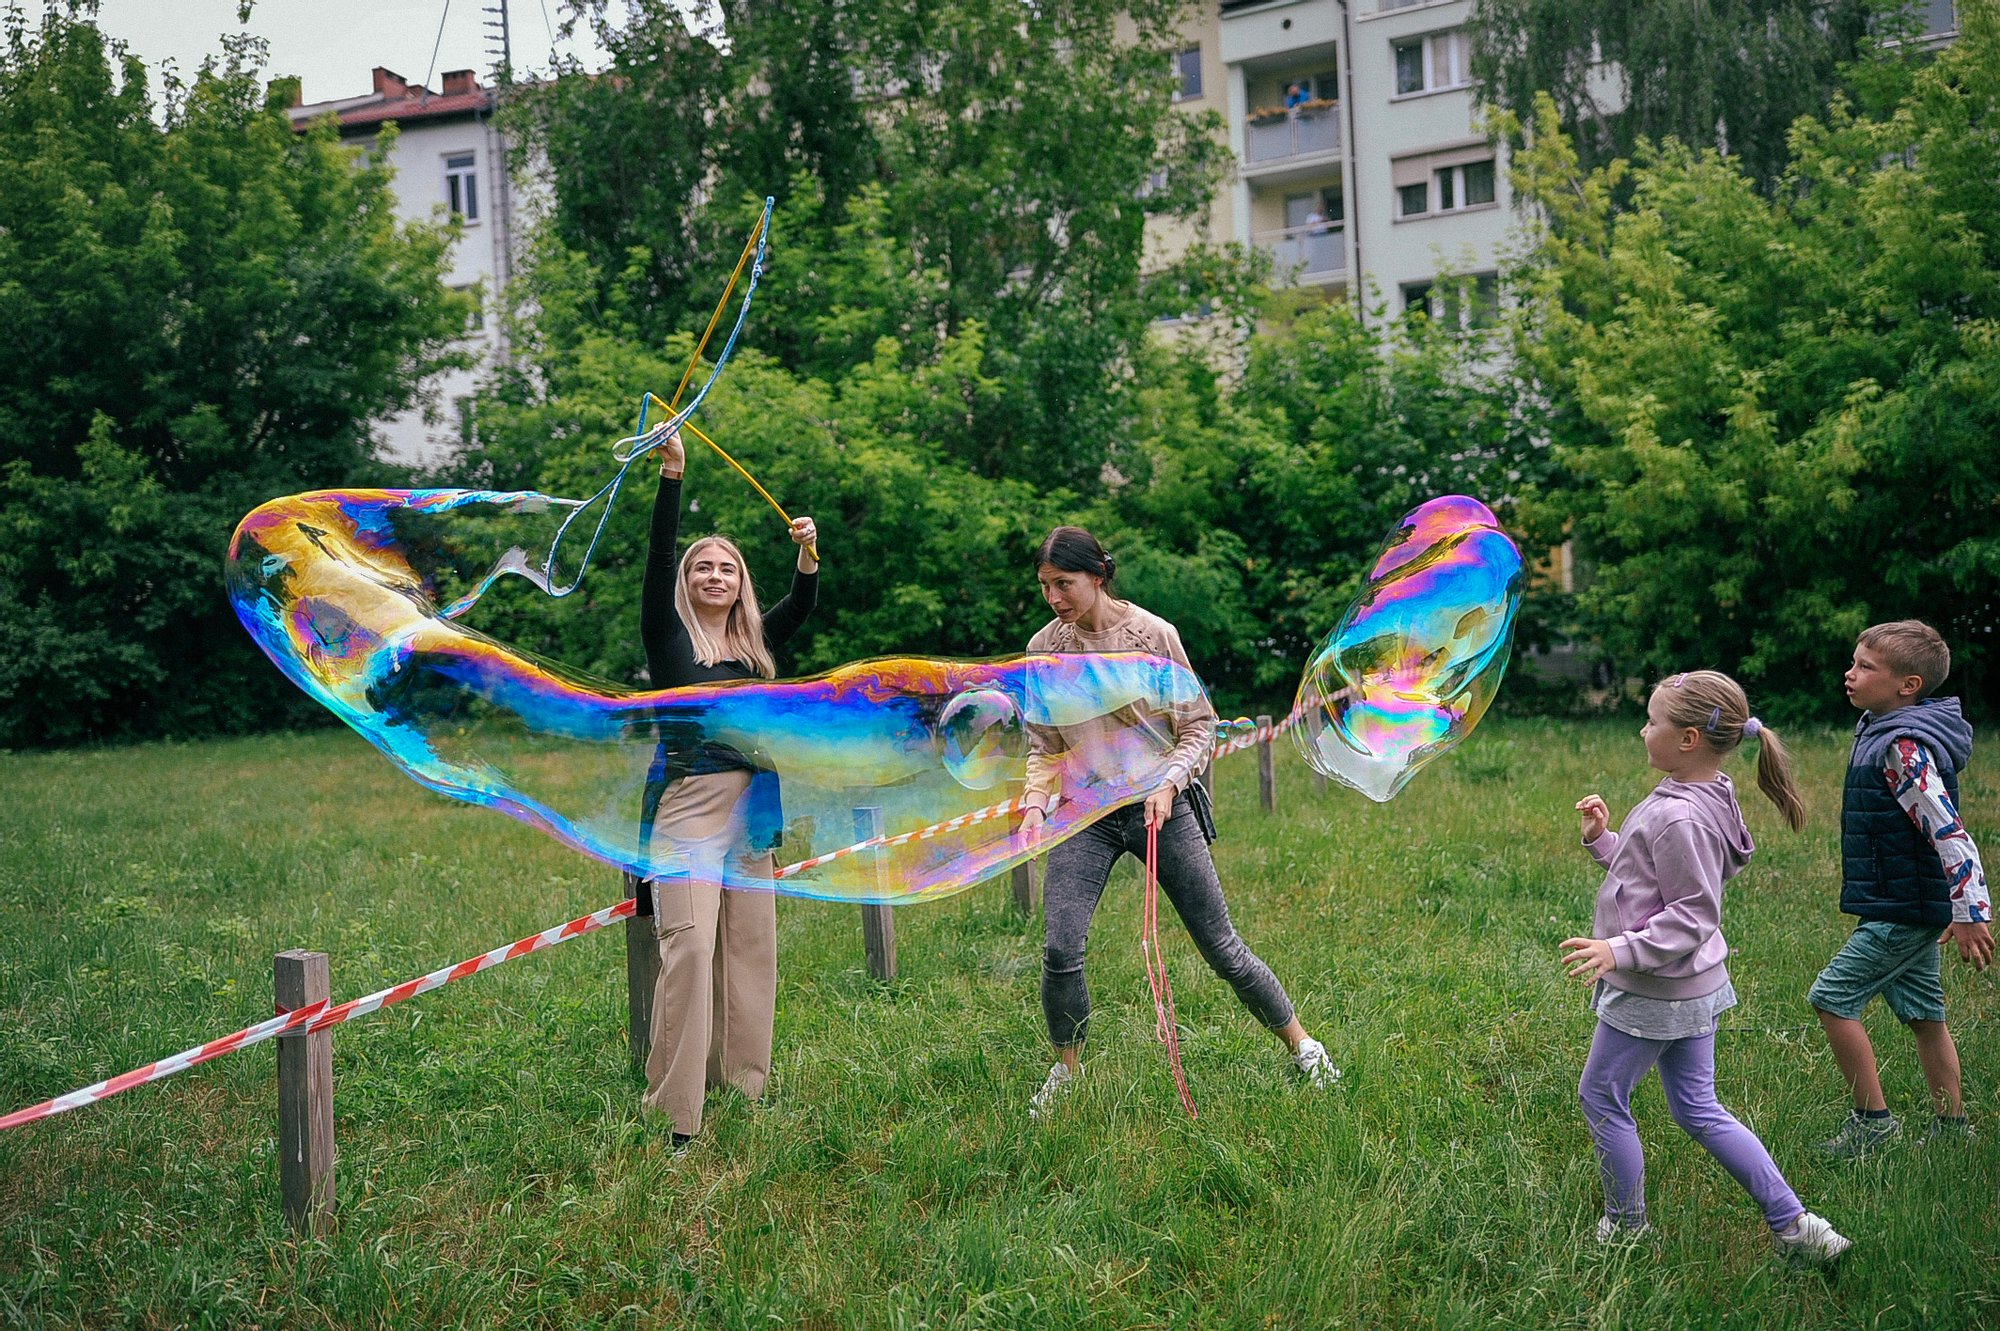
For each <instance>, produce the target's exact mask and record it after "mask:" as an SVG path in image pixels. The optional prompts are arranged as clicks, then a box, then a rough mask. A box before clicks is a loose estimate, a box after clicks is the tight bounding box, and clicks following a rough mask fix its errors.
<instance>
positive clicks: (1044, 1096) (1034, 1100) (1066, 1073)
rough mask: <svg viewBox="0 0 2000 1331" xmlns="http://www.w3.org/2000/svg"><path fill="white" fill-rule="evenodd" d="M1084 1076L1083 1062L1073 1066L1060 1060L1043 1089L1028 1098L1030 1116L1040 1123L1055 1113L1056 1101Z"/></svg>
mask: <svg viewBox="0 0 2000 1331" xmlns="http://www.w3.org/2000/svg"><path fill="white" fill-rule="evenodd" d="M1082 1076H1083V1065H1082V1064H1081V1063H1079V1064H1077V1065H1076V1066H1075V1067H1074V1068H1072V1067H1071V1066H1070V1065H1069V1064H1067V1063H1064V1062H1061V1061H1060V1060H1058V1061H1057V1063H1056V1064H1055V1066H1053V1067H1051V1068H1050V1069H1049V1075H1048V1078H1047V1079H1046V1080H1044V1081H1043V1082H1042V1089H1041V1090H1039V1091H1036V1092H1035V1093H1034V1095H1032V1096H1030V1097H1029V1098H1028V1117H1029V1118H1031V1119H1033V1120H1034V1121H1035V1122H1037V1123H1039V1122H1041V1121H1042V1120H1043V1119H1045V1118H1047V1117H1048V1116H1049V1115H1050V1114H1052V1113H1054V1112H1055V1107H1056V1101H1057V1100H1060V1099H1061V1098H1062V1097H1063V1095H1064V1094H1065V1093H1067V1092H1068V1091H1069V1090H1071V1089H1072V1088H1073V1087H1074V1086H1075V1085H1076V1083H1077V1082H1078V1080H1080V1079H1081V1078H1082Z"/></svg>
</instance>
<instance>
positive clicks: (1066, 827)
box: [226, 490, 1207, 902]
mask: <svg viewBox="0 0 2000 1331" xmlns="http://www.w3.org/2000/svg"><path fill="white" fill-rule="evenodd" d="M578 508H579V506H578V505H577V504H576V503H574V502H573V501H569V500H559V499H550V498H547V497H546V496H543V495H538V494H529V493H496V492H489V491H464V490H417V491H399V490H323V491H318V492H315V493H311V494H303V495H295V496H292V497H289V498H285V499H279V500H274V501H272V502H271V503H268V504H265V505H264V506H263V507H261V508H259V509H257V510H256V511H255V512H253V513H251V514H250V515H249V516H248V517H246V518H245V519H244V520H243V522H242V524H241V525H240V526H239V527H238V528H237V531H236V536H235V539H234V540H233V541H232V543H231V545H230V551H229V558H228V564H227V568H226V580H227V584H228V590H229V596H230V600H231V602H232V603H233V605H234V606H235V609H236V613H237V616H238V617H239V618H240V619H241V620H242V622H243V625H244V627H245V628H247V629H248V630H249V631H250V634H251V636H252V637H253V638H255V639H256V641H257V645H258V646H259V647H261V648H262V649H263V650H264V652H265V653H266V654H267V655H268V656H270V658H271V659H272V660H273V661H274V662H276V663H277V666H278V668H279V669H280V670H282V671H283V672H284V673H285V674H286V676H288V677H289V678H290V679H291V680H292V682H293V683H295V684H297V685H298V686H299V687H300V688H302V689H304V690H305V691H306V692H307V693H309V694H311V695H312V696H313V697H314V698H315V699H317V700H318V701H320V702H321V703H323V704H324V705H325V706H326V707H328V708H329V709H330V710H332V711H333V712H334V714H335V715H337V716H339V717H340V718H341V719H342V720H343V721H345V722H347V724H348V725H350V726H352V727H354V729H355V730H357V731H359V732H360V733H361V734H362V735H363V736H365V737H366V738H367V739H368V740H369V741H370V742H371V743H373V744H374V745H375V746H376V747H377V748H379V749H380V750H381V751H382V752H383V753H385V754H387V755H388V756H389V758H390V759H391V760H392V761H393V762H395V763H396V764H397V765H398V766H399V767H401V768H402V769H403V770H404V771H405V772H406V773H408V774H409V775H410V776H411V777H413V778H415V779H416V780H417V781H419V782H421V783H422V784H423V785H425V786H427V787H429V788H430V789H432V790H435V791H439V792H441V793H443V794H445V795H449V796H451V797H452V798H454V799H460V800H465V801H468V802H470V803H474V804H482V805H487V806H490V807H492V808H495V809H498V810H500V811H501V812H503V813H506V814H508V815H510V816H512V817H514V818H517V819H519V820H521V821H522V822H524V823H527V824H529V825H531V826H534V827H538V828H540V829H542V830H544V831H546V832H548V833H549V834H551V835H553V836H555V837H557V838H558V839H560V840H561V841H563V842H564V843H566V844H568V845H571V846H574V847H575V848H577V849H578V850H582V851H584V852H586V853H588V854H590V855H593V856H595V857H597V858H598V859H601V860H604V861H606V862H607V863H610V864H614V865H618V866H621V867H623V868H627V869H630V870H632V871H634V872H636V873H639V874H642V875H656V874H660V873H670V872H674V871H676V869H677V867H678V865H677V864H676V863H675V862H674V861H673V859H672V857H671V852H670V850H669V849H668V848H666V847H664V846H662V845H659V844H654V841H653V838H651V837H650V836H648V835H645V834H644V832H643V831H642V826H641V824H642V809H643V808H644V806H645V800H646V795H647V784H648V774H649V772H651V771H653V770H655V768H656V765H659V766H668V765H671V766H675V767H678V768H679V769H680V770H686V768H687V766H688V760H691V759H692V758H693V757H694V756H695V755H698V754H703V753H707V754H713V753H714V752H716V751H717V750H718V749H720V750H725V751H728V752H730V753H733V754H735V755H740V756H741V757H742V758H743V759H745V760H747V761H748V762H749V763H750V764H751V765H753V766H754V767H755V768H756V769H758V770H760V771H763V772H769V773H773V774H775V775H776V777H777V797H778V804H779V812H778V815H777V821H778V826H780V827H781V828H782V836H783V840H782V844H781V846H780V848H779V850H778V853H777V863H778V864H779V865H781V866H802V867H798V868H797V869H796V870H795V871H793V872H790V873H786V872H785V871H784V870H781V871H780V873H781V876H780V879H779V880H778V881H775V882H774V881H773V880H770V879H762V878H748V879H740V880H735V881H731V882H729V883H727V884H726V885H727V886H731V887H739V888H753V889H755V888H762V889H765V890H776V891H780V892H785V893H788V894H795V895H800V896H811V897H821V898H830V899H838V900H847V901H871V902H906V901H916V900H923V899H927V898H932V897H937V896H943V895H946V894H948V893H951V892H955V891H958V890H960V889H962V888H965V887H969V886H971V885H972V884H973V883H975V882H978V881H980V880H981V879H984V878H987V877H991V876H992V875H995V874H998V873H1001V872H1003V871H1005V870H1007V869H1009V868H1012V867H1013V866H1014V865H1016V864H1019V863H1021V862H1022V861H1023V860H1025V859H1027V858H1028V857H1029V856H1031V855H1033V854H1036V853H1039V852H1041V851H1044V850H1046V849H1047V848H1048V847H1049V845H1051V844H1052V843H1053V842H1055V841H1058V840H1061V839H1062V838H1063V837H1065V836H1067V835H1069V834H1071V833H1074V832H1076V831H1078V830H1079V829H1081V828H1083V827H1085V826H1088V825H1089V824H1090V823H1092V822H1093V821H1095V820H1096V819H1098V818H1100V817H1102V816H1103V815H1104V814H1106V813H1108V812H1109V811H1111V810H1112V809H1114V808H1117V807H1118V806H1120V805H1122V804H1127V803H1130V802H1131V801H1133V800H1135V799H1139V798H1143V797H1144V796H1145V795H1146V794H1147V793H1148V792H1149V791H1151V790H1152V789H1154V788H1156V787H1157V786H1158V785H1159V784H1160V781H1161V780H1162V778H1163V775H1164V767H1165V758H1166V754H1167V746H1168V744H1170V743H1171V739H1170V738H1168V739H1163V738H1162V735H1163V732H1164V730H1166V729H1168V727H1163V726H1162V725H1161V724H1160V720H1161V718H1163V717H1167V716H1170V715H1172V714H1180V715H1183V716H1185V715H1187V714H1188V713H1189V711H1190V709H1199V710H1200V712H1201V714H1202V715H1203V716H1204V717H1206V715H1207V710H1206V709H1207V703H1206V700H1205V698H1204V696H1203V694H1202V689H1201V684H1200V682H1199V681H1198V680H1197V679H1196V678H1195V676H1194V675H1193V673H1192V672H1190V671H1189V670H1187V669H1186V668H1185V667H1183V666H1179V665H1176V664H1175V663H1173V662H1171V661H1166V660H1162V659H1160V658H1157V657H1152V656H1144V655H1139V654H1112V655H1096V656H1093V655H1075V656H1042V657H1024V658H1019V657H1017V658H1013V659H1008V660H1000V661H987V662H957V661H933V660H916V659H899V660H882V661H868V662H862V663H860V664H857V665H851V666H845V667H842V668H841V669H839V670H835V671H832V672H830V673H828V674H825V675H821V676H818V677H816V678H813V679H805V680H795V681H783V682H775V683H767V682H763V681H745V682H742V683H736V684H725V685H714V686H704V687H696V688H684V689H668V690H658V691H652V692H635V691H631V690H626V689H620V688H617V687H615V686H611V685H607V684H604V683H601V682H596V681H592V680H589V679H585V678H583V677H581V676H579V675H576V674H573V673H571V672H568V671H566V670H564V669H563V668H562V667H560V666H558V665H555V664H553V663H551V662H547V661H543V660H538V659H535V658H533V657H530V656H529V655H527V654H525V653H523V652H520V651H517V650H514V649H511V648H509V647H507V646H505V645H504V644H502V643H500V642H498V641H496V640H494V639H493V638H491V637H488V636H486V635H485V634H483V633H480V632H478V631H476V630H474V629H472V628H469V627H467V626H466V625H464V624H462V623H461V622H459V621H460V618H461V617H463V616H464V615H465V614H466V613H467V612H469V611H470V610H471V609H472V608H473V607H474V606H475V605H476V604H477V602H478V601H479V599H480V596H481V594H482V593H483V592H484V591H485V589H486V588H487V587H488V586H490V585H491V584H492V583H493V582H494V580H495V579H496V578H498V577H499V576H501V575H502V574H505V573H514V574H519V575H522V576H525V577H527V578H528V579H529V580H531V581H535V582H538V583H540V584H542V585H544V586H545V587H546V586H547V584H548V583H549V582H550V581H551V570H549V569H548V568H546V567H544V566H543V565H544V564H545V562H547V561H548V560H549V559H551V558H552V557H548V556H541V555H531V554H530V553H529V552H539V551H549V550H551V549H552V548H553V543H554V540H555V535H556V531H557V528H558V527H559V526H560V524H561V523H562V521H563V520H564V519H565V518H567V517H570V516H572V515H574V514H575V513H576V511H577V510H578ZM1101 717H1110V718H1112V721H1113V724H1111V725H1108V726H1107V725H1102V724H1096V723H1095V722H1096V719H1097V718H1101ZM1086 723H1092V724H1086ZM1070 726H1078V727H1082V730H1083V731H1085V732H1088V733H1089V734H1090V735H1091V736H1092V738H1091V740H1090V741H1089V742H1088V743H1087V744H1083V745H1080V746H1072V747H1068V748H1064V747H1062V746H1061V745H1060V744H1055V745H1050V746H1046V747H1049V748H1051V752H1050V753H1049V754H1048V761H1049V762H1050V763H1051V764H1052V766H1053V768H1054V770H1055V772H1056V774H1057V775H1058V776H1059V778H1060V780H1061V783H1062V793H1063V799H1062V802H1061V803H1060V804H1058V805H1057V806H1056V808H1055V809H1054V810H1053V811H1052V812H1051V815H1050V817H1049V820H1048V823H1047V824H1046V826H1045V828H1044V829H1043V831H1042V832H1041V833H1040V835H1039V836H1035V837H1025V836H1022V835H1021V834H1020V832H1019V828H1020V821H1019V818H1018V817H1017V816H1015V815H1014V814H1013V811H1012V809H1011V808H1010V807H1008V805H1007V801H1008V800H1009V799H1010V798H1011V797H1012V796H1014V795H1017V794H1019V793H1020V790H1021V788H1022V783H1023V781H1024V779H1025V777H1026V773H1027V751H1028V743H1027V738H1028V732H1030V731H1034V732H1037V733H1040V734H1043V735H1045V736H1046V735H1054V734H1056V733H1057V732H1056V731H1055V729H1054V728H1056V727H1070ZM877 811H879V814H878V813H877ZM857 828H860V829H863V830H862V831H860V832H857ZM869 832H875V833H877V834H878V835H879V837H880V838H881V839H882V841H881V843H880V844H870V845H868V846H867V847H866V848H864V849H855V847H857V845H858V844H859V843H860V842H863V841H872V840H873V839H872V838H870V837H868V836H867V833H869ZM834 851H843V852H846V853H842V854H838V855H832V856H831V857H829V852H834ZM730 872H732V873H734V872H737V870H731V871H730Z"/></svg>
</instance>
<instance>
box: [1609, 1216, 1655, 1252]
mask: <svg viewBox="0 0 2000 1331" xmlns="http://www.w3.org/2000/svg"><path fill="white" fill-rule="evenodd" d="M1652 1237H1653V1227H1652V1225H1650V1224H1648V1223H1647V1222H1646V1221H1644V1220H1641V1221H1640V1222H1639V1223H1638V1224H1636V1225H1628V1224H1626V1223H1625V1222H1624V1221H1622V1220H1613V1219H1612V1218H1611V1217H1610V1216H1608V1215H1601V1216H1599V1217H1597V1241H1598V1242H1599V1243H1602V1244H1604V1245H1606V1246H1607V1247H1608V1246H1610V1245H1612V1244H1617V1243H1638V1242H1640V1241H1641V1240H1643V1239H1650V1238H1652Z"/></svg>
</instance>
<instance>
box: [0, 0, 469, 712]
mask: <svg viewBox="0 0 2000 1331" xmlns="http://www.w3.org/2000/svg"><path fill="white" fill-rule="evenodd" d="M93 10H94V6H93V5H90V4H88V3H84V2H83V0H75V2H74V3H71V4H67V5H62V6H58V7H55V8H54V9H52V11H51V12H50V13H49V14H48V15H47V16H46V18H45V19H44V20H43V21H42V23H41V24H40V25H39V26H35V27H30V26H29V25H28V24H27V23H26V22H25V20H24V18H23V17H22V14H21V11H20V10H19V9H14V10H11V11H9V12H8V14H7V18H6V21H5V25H4V48H0V176H4V177H5V179H6V180H7V181H8V186H7V188H6V189H5V190H4V191H0V338H4V339H5V340H6V349H7V354H6V355H5V356H0V528H3V529H4V539H0V744H5V743H14V744H24V743H42V742H52V741H63V740H70V739H78V738H85V737H95V736H121V735H149V734H190V733H200V732H205V731H215V730H230V729H238V728H242V727H243V726H246V725H254V724H259V723H267V722H268V721H269V720H271V719H273V718H274V717H276V716H282V715H286V714H288V708H287V704H288V702H289V700H290V699H289V695H290V693H291V691H290V690H289V689H287V688H285V687H283V686H282V683H281V681H279V680H278V679H277V678H276V677H275V676H273V675H271V674H270V672H269V669H268V667H266V666H264V664H263V663H262V661H261V659H260V658H256V655H255V652H254V649H253V648H252V647H251V646H250V644H249V643H248V641H247V639H246V638H245V637H244V635H243V634H242V632H241V630H240V629H238V628H237V627H236V625H235V623H234V620H233V618H232V616H231V615H230V612H229V609H228V607H227V605H226V603H225V602H224V600H223V597H222V595H221V589H220V580H219V575H218V568H219V562H220V560H221V557H222V554H223V551H224V549H225V548H226V546H227V544H228V541H229V535H230V532H231V530H232V529H233V527H234V525H235V523H236V521H237V519H239V518H240V517H241V516H242V515H243V514H244V513H245V512H247V511H248V510H249V509H250V508H251V507H254V506H255V505H256V504H257V503H259V502H261V501H262V500H264V499H268V498H271V497H273V496H276V495H280V494H284V493H287V492H289V491H294V490H299V489H306V488H310V487H312V486H314V485H331V484H338V483H351V482H352V481H354V480H355V479H356V477H357V474H359V473H360V472H362V471H363V470H364V469H365V467H366V466H367V465H368V464H367V458H368V450H369V435H368V421H369V420H370V419H371V418H373V417H376V416H378V415H382V414H386V413H388V412H390V411H393V410H395V409H398V408H400V407H402V406H404V405H407V404H408V403H409V402H410V401H411V400H412V398H413V396H414V394H415V393H416V391H417V387H418V385H419V383H420V381H421V379H422V378H423V376H424V375H425V374H426V373H428V371H429V370H430V369H431V368H433V367H434V366H436V365H438V364H440V363H441V362H442V361H444V360H445V359H447V358H449V357H450V355H451V353H450V351H449V346H450V343H451V342H452V340H453V338H454V337H455V336H457V335H458V334H459V332H460V331H461V330H462V329H463V327H464V322H463V321H464V318H465V316H466V310H467V306H466V303H465V302H464V300H463V298H461V297H456V296H453V295H452V294H451V293H449V292H448V291H446V290H445V289H444V288H443V287H442V286H441V284H440V277H441V275H442V273H443V271H444V265H445V258H446V251H447V247H448V245H449V243H450V235H449V233H448V232H447V231H446V230H444V229H441V228H437V227H428V226H417V227H406V226H402V225H399V224H398V222H397V220H396V210H395V207H394V199H393V196H392V194H391V192H390V181H389V176H388V172H387V170H386V168H385V167H384V166H383V164H382V161H381V159H380V158H379V157H378V158H376V159H375V160H374V161H373V162H372V163H370V164H367V168H366V169H364V164H363V163H361V162H358V161H357V160H356V158H355V154H354V153H353V152H352V151H351V150H349V149H346V148H344V147H342V146H341V144H340V142H339V139H338V137H337V134H336V132H335V130H334V129H333V127H332V126H331V125H330V124H329V125H325V126H322V127H320V128H318V129H315V130H314V131H312V132H311V133H308V134H303V135H301V134H297V133H294V131H293V129H292V127H291V123H290V121H289V120H288V119H287V117H286V116H285V114H284V112H283V110H282V109H280V108H277V107H267V106H266V105H265V101H264V95H263V93H262V92H261V90H260V87H259V83H258V79H257V77H256V70H257V66H258V64H259V62H260V61H261V57H262V47H261V44H260V43H257V42H255V41H252V40H249V39H243V38H232V39H228V43H227V46H226V54H225V56H224V58H223V60H222V61H221V62H219V63H216V64H213V65H211V66H210V67H208V68H206V69H204V71H203V72H202V74H201V76H200V77H199V79H198V80H197V81H196V83H195V84H194V86H193V87H191V88H176V89H172V90H171V91H172V92H173V94H174V95H173V96H171V97H170V98H169V99H168V102H167V105H166V106H165V107H164V108H162V107H159V106H156V105H155V103H154V101H153V99H152V97H151V95H150V92H149V89H148V84H147V81H146V74H145V70H144V67H143V66H142V65H141V64H140V63H139V62H138V61H137V60H136V59H134V58H130V57H115V53H114V51H113V49H112V48H111V47H110V46H109V44H108V42H107V39H106V37H105V36H104V34H103V33H102V32H101V31H100V30H99V28H98V27H97V25H96V23H95V21H94V19H93V18H92V17H91V14H92V11H93ZM253 680H254V683H253V682H252V681H253Z"/></svg>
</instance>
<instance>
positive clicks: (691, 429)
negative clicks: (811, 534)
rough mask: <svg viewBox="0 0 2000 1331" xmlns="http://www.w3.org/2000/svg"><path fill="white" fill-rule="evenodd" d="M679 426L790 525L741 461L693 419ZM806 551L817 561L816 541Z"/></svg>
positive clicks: (782, 509)
mask: <svg viewBox="0 0 2000 1331" xmlns="http://www.w3.org/2000/svg"><path fill="white" fill-rule="evenodd" d="M646 396H647V397H649V398H652V400H653V401H654V402H657V403H659V405H660V408H661V409H662V410H664V411H666V412H667V413H668V414H669V415H672V414H673V408H672V407H669V406H667V404H666V403H664V402H660V399H659V398H658V397H656V396H655V395H654V394H652V393H648V394H646ZM681 428H682V429H684V430H686V431H687V432H688V433H689V434H692V435H693V436H694V437H695V438H697V439H699V440H701V442H703V443H704V444H707V445H708V446H709V447H710V448H712V449H714V450H715V452H716V455H717V456H718V457H720V458H721V459H722V460H723V461H724V462H727V463H728V464H729V465H730V466H732V467H734V468H736V474H737V475H739V476H741V477H742V478H743V479H744V480H746V481H748V482H750V485H751V488H752V489H754V490H756V491H757V493H758V494H760V495H763V496H764V502H765V503H767V504H769V505H770V506H771V507H772V508H775V509H776V510H778V516H779V517H781V518H783V519H784V520H785V525H786V526H787V527H789V526H791V525H792V515H791V514H789V513H787V512H785V506H784V505H783V504H780V503H779V502H778V501H777V500H775V499H773V498H772V497H771V492H770V491H769V490H766V489H765V488H764V487H763V486H762V485H761V484H759V483H758V480H757V478H756V477H755V476H752V475H751V474H750V473H749V471H748V470H747V469H746V468H745V467H744V466H743V464H742V463H740V462H738V461H737V460H736V459H735V458H733V457H731V456H729V453H728V451H727V450H726V449H724V448H723V446H722V445H721V444H718V443H716V442H715V441H714V440H713V439H710V438H709V437H708V436H707V435H705V434H703V433H702V432H701V430H700V429H699V428H698V427H697V426H696V425H695V423H694V422H693V421H682V422H681ZM806 553H807V554H809V555H811V556H812V557H813V560H814V562H815V563H817V562H818V560H819V547H818V545H817V544H816V543H815V544H812V545H808V546H807V547H806Z"/></svg>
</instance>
